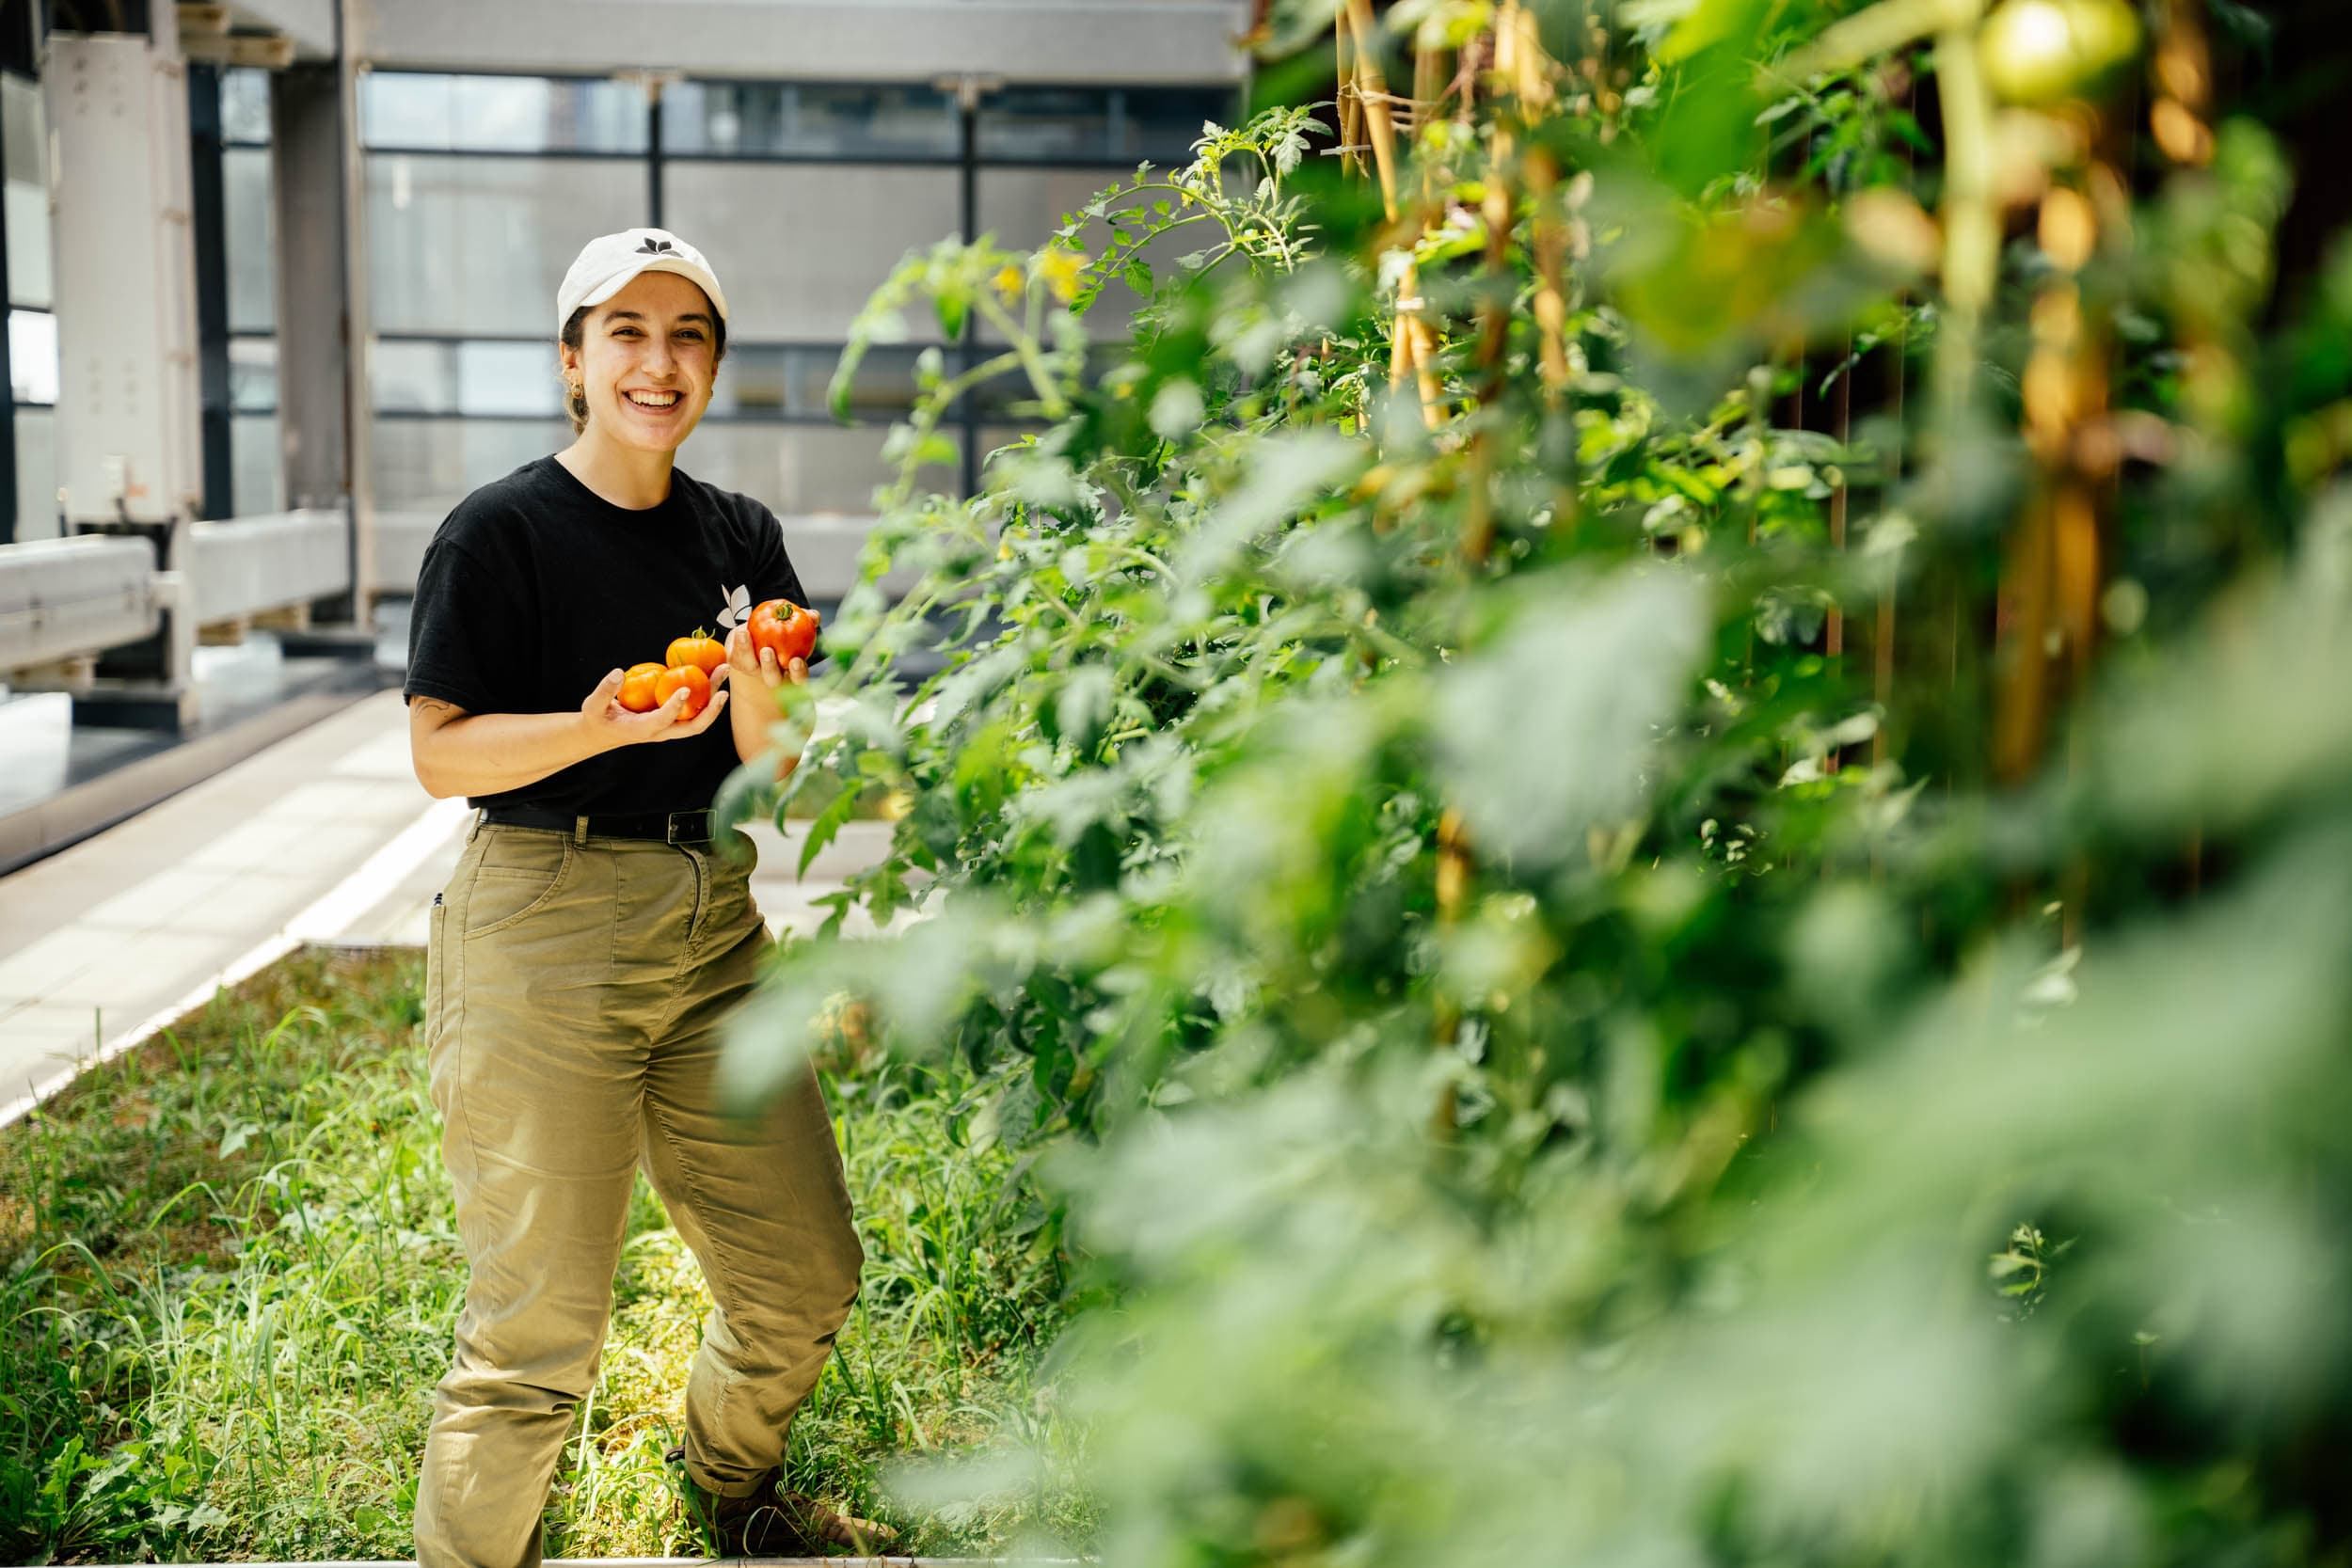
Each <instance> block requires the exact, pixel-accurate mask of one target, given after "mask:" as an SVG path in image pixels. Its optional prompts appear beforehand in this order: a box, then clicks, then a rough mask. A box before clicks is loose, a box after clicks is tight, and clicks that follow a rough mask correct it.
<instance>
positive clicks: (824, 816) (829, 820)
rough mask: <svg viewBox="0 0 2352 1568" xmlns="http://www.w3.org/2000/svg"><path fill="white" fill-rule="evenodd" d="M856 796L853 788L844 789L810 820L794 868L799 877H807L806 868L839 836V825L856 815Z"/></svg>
mask: <svg viewBox="0 0 2352 1568" xmlns="http://www.w3.org/2000/svg"><path fill="white" fill-rule="evenodd" d="M858 795H859V791H858V790H857V789H856V788H855V787H854V786H846V787H844V788H843V789H842V791H841V793H840V794H838V795H836V796H834V798H833V799H832V800H829V801H827V802H826V804H825V809H824V810H822V811H820V812H818V814H817V815H816V816H815V817H814V818H812V819H811V820H810V822H809V825H808V836H807V837H806V838H804V839H803V840H802V841H801V861H800V864H799V865H798V866H797V867H796V868H795V869H796V870H797V872H798V874H799V875H801V876H803V877H805V876H807V875H808V868H809V867H810V866H811V865H812V864H814V863H816V860H817V857H818V855H819V854H821V853H823V852H824V847H825V846H826V845H828V844H831V843H832V842H833V841H834V839H835V838H837V837H839V836H840V833H841V825H842V824H843V823H845V822H847V821H849V820H850V817H851V816H855V815H856V813H857V802H858Z"/></svg>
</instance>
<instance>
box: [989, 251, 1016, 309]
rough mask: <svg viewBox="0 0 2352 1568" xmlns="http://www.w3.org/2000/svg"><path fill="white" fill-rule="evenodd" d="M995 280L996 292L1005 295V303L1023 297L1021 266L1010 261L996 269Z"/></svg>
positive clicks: (1008, 303)
mask: <svg viewBox="0 0 2352 1568" xmlns="http://www.w3.org/2000/svg"><path fill="white" fill-rule="evenodd" d="M994 281H995V284H996V292H997V293H1000V294H1002V295H1004V296H1005V303H1006V304H1007V305H1010V304H1011V303H1012V302H1013V301H1014V300H1016V299H1019V298H1020V297H1021V289H1022V278H1021V269H1020V268H1019V267H1016V266H1014V265H1013V264H1012V263H1010V262H1009V261H1008V262H1007V263H1006V264H1005V265H1003V266H1001V267H999V268H997V269H996V277H995V279H994Z"/></svg>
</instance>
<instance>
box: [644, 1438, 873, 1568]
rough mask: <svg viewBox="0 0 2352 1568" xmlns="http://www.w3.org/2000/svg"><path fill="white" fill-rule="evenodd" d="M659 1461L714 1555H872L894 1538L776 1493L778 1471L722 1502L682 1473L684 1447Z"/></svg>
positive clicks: (793, 1495) (800, 1497) (864, 1522)
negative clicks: (845, 1551)
mask: <svg viewBox="0 0 2352 1568" xmlns="http://www.w3.org/2000/svg"><path fill="white" fill-rule="evenodd" d="M663 1457H664V1458H666V1459H667V1460H668V1461H669V1462H670V1464H671V1465H673V1466H674V1467H675V1469H676V1471H677V1474H678V1490H679V1494H680V1495H681V1496H682V1497H684V1498H685V1501H686V1513H687V1517H688V1518H690V1519H691V1520H692V1521H693V1522H694V1526H695V1529H696V1532H697V1533H698V1534H700V1535H701V1536H702V1537H703V1542H704V1544H705V1545H706V1546H707V1548H708V1549H709V1550H710V1551H711V1553H712V1554H713V1555H714V1556H717V1557H810V1556H822V1555H824V1554H825V1553H826V1552H828V1551H830V1550H832V1549H834V1548H836V1547H844V1546H846V1547H848V1548H849V1549H850V1550H851V1551H853V1552H856V1553H858V1554H859V1555H860V1556H872V1555H874V1554H875V1553H877V1552H879V1551H881V1550H882V1549H883V1548H885V1547H888V1546H890V1545H892V1544H895V1543H896V1542H897V1541H898V1531H897V1530H895V1529H892V1528H890V1527H889V1526H888V1525H883V1524H878V1523H876V1522H875V1521H873V1520H871V1519H860V1518H856V1517H853V1516H852V1515H850V1514H847V1513H838V1512H836V1511H835V1510H834V1509H831V1508H828V1507H826V1506H825V1505H824V1504H823V1503H820V1502H818V1500H817V1499H816V1498H814V1497H809V1496H807V1495H806V1494H804V1493H800V1492H781V1493H780V1492H779V1491H778V1487H779V1486H780V1485H781V1484H782V1483H783V1481H784V1471H783V1469H782V1468H781V1467H778V1468H776V1469H772V1470H770V1471H769V1472H767V1474H765V1475H763V1476H761V1477H760V1478H759V1484H758V1485H757V1486H756V1487H755V1488H754V1489H753V1490H752V1491H750V1492H747V1493H745V1494H744V1495H743V1496H741V1497H719V1496H717V1495H716V1494H714V1493H710V1492H706V1491H704V1490H703V1488H702V1486H701V1485H700V1484H699V1483H697V1482H696V1481H695V1480H694V1478H693V1475H692V1474H691V1472H690V1471H689V1470H688V1469H687V1468H686V1450H685V1449H683V1448H675V1449H671V1450H670V1451H669V1452H668V1453H667V1454H666V1455H664V1456H663Z"/></svg>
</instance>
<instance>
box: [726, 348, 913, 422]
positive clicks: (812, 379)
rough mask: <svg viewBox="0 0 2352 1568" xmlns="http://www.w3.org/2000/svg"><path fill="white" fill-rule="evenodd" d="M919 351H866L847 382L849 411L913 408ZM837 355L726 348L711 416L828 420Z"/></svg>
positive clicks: (814, 350)
mask: <svg viewBox="0 0 2352 1568" xmlns="http://www.w3.org/2000/svg"><path fill="white" fill-rule="evenodd" d="M920 352H921V350H919V349H914V348H904V347H898V346H895V345H893V346H888V347H877V348H873V349H869V350H867V351H866V357H865V358H864V359H863V360H862V361H860V362H859V365H858V369H857V374H856V375H855V376H854V377H852V378H851V380H850V407H851V408H853V409H864V410H866V411H869V412H875V413H898V412H902V411H904V410H905V409H907V408H909V407H911V406H913V404H914V359H915V356H916V355H917V354H919V353H920ZM840 362H841V351H840V350H839V349H838V348H835V347H834V346H833V345H831V344H825V345H822V346H803V345H795V346H791V347H777V346H775V345H772V344H757V345H740V346H739V345H729V347H728V349H727V357H726V362H725V363H724V364H723V365H721V366H720V367H719V383H718V386H717V387H716V388H714V389H713V390H712V392H711V396H710V411H711V412H712V413H713V414H738V415H740V414H752V415H756V414H778V415H792V416H800V417H805V418H811V419H818V418H830V417H831V415H832V412H833V410H832V406H831V404H828V403H827V402H826V401H825V392H826V388H829V387H831V386H832V384H833V372H834V367H835V366H837V365H839V364H840Z"/></svg>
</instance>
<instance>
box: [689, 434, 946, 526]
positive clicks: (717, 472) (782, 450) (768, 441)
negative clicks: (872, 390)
mask: <svg viewBox="0 0 2352 1568" xmlns="http://www.w3.org/2000/svg"><path fill="white" fill-rule="evenodd" d="M947 434H948V438H949V439H950V440H954V439H956V437H955V436H954V435H953V433H952V432H950V433H947ZM888 436H889V431H888V430H887V429H886V428H885V427H884V426H882V425H858V426H855V427H844V426H841V425H802V424H794V425H771V424H755V423H749V422H745V423H740V424H705V425H702V426H700V427H698V428H697V429H696V430H695V432H694V434H693V435H691V436H688V437H687V438H686V444H685V445H684V446H683V447H681V448H679V449H678V467H681V468H684V469H685V470H686V471H687V472H688V473H691V474H692V475H693V476H694V477H695V478H696V479H699V480H703V481H705V482H706V483H711V484H717V485H721V486H723V487H724V488H726V489H729V490H740V491H742V492H743V493H744V494H745V495H747V496H751V497H754V498H755V499H758V500H761V501H764V502H766V503H767V505H768V508H769V510H771V511H772V512H774V513H775V514H776V515H778V516H782V517H794V516H811V515H822V514H834V515H842V516H851V517H866V516H871V515H873V512H874V488H875V486H877V485H879V484H881V483H883V482H884V481H886V480H888V479H889V478H890V477H891V475H890V471H889V470H888V469H887V468H886V467H884V466H883V464H882V442H883V441H884V439H886V438H887V437H888ZM959 461H960V460H959ZM923 483H925V484H926V485H928V486H930V487H932V488H936V489H942V490H955V489H959V488H961V470H960V468H959V467H947V466H943V467H935V468H928V469H926V470H924V474H923Z"/></svg>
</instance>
